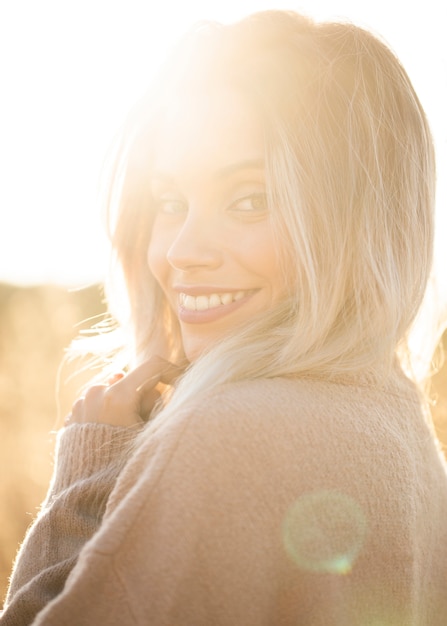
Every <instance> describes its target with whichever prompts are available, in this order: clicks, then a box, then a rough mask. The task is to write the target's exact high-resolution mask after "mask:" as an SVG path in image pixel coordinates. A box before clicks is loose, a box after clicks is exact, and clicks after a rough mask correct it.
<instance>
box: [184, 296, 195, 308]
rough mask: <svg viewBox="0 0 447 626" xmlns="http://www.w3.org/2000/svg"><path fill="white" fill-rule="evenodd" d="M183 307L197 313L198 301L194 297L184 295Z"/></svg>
mask: <svg viewBox="0 0 447 626" xmlns="http://www.w3.org/2000/svg"><path fill="white" fill-rule="evenodd" d="M183 306H184V307H185V309H188V311H195V310H196V299H195V298H194V296H186V295H183Z"/></svg>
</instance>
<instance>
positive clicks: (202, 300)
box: [196, 296, 210, 311]
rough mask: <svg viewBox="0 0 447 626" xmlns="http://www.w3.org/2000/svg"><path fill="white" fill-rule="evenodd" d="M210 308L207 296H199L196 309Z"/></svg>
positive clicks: (204, 309)
mask: <svg viewBox="0 0 447 626" xmlns="http://www.w3.org/2000/svg"><path fill="white" fill-rule="evenodd" d="M209 308H210V302H209V299H208V297H207V296H197V298H196V311H206V310H207V309H209Z"/></svg>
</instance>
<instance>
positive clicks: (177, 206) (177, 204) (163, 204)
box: [155, 197, 188, 215]
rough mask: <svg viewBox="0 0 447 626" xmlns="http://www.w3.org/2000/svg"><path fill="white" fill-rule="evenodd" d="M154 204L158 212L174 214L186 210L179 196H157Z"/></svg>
mask: <svg viewBox="0 0 447 626" xmlns="http://www.w3.org/2000/svg"><path fill="white" fill-rule="evenodd" d="M155 206H156V208H157V211H159V212H160V213H166V214H167V215H176V214H178V213H183V212H184V211H186V210H187V208H188V207H187V205H186V202H185V201H184V200H182V199H179V198H170V197H166V198H163V197H161V198H157V199H156V200H155Z"/></svg>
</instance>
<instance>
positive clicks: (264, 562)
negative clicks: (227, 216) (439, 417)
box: [0, 379, 447, 626]
mask: <svg viewBox="0 0 447 626" xmlns="http://www.w3.org/2000/svg"><path fill="white" fill-rule="evenodd" d="M72 429H73V430H72ZM75 430H77V431H78V432H75ZM129 436H131V435H129V433H127V432H126V431H124V432H122V433H121V435H120V434H118V435H117V434H116V431H114V432H112V430H111V429H110V428H109V427H95V426H85V427H70V428H68V429H67V430H66V431H65V432H64V433H63V434H62V435H61V439H60V442H59V449H58V461H57V465H56V468H55V478H54V480H53V483H52V491H51V494H50V496H49V498H48V499H47V502H46V504H45V506H44V509H43V510H42V513H41V515H40V516H39V518H38V520H37V522H36V523H35V525H34V526H33V528H32V529H31V531H30V533H29V535H28V537H27V538H26V540H25V543H24V545H23V547H22V550H21V552H20V555H19V557H18V560H17V563H16V566H15V571H14V575H13V579H12V585H11V590H10V593H9V596H8V603H9V605H8V608H7V610H6V612H5V615H4V617H3V618H2V619H1V620H0V622H1V625H2V626H4V625H5V624H8V625H15V626H17V625H22V624H29V623H33V624H35V626H50V625H51V626H64V625H66V626H99V625H101V626H102V625H111V626H114V625H116V626H118V625H119V626H122V625H126V626H131V625H139V626H143V625H151V626H168V625H170V626H173V625H179V626H180V625H181V626H202V625H203V626H211V625H212V626H261V625H262V626H264V625H265V626H267V625H271V626H282V625H283V626H292V625H293V626H298V625H299V626H376V625H379V624H380V626H382V625H383V626H385V625H386V626H446V624H447V474H446V466H445V462H444V460H443V457H442V455H441V453H440V451H439V449H438V445H437V442H436V441H435V439H434V436H433V433H432V431H431V429H430V428H429V427H428V426H427V425H426V423H425V422H424V418H423V416H422V412H421V409H420V406H419V404H418V397H417V394H416V393H415V391H414V390H413V389H412V387H411V385H410V383H406V382H402V380H401V381H400V382H399V384H396V385H394V384H392V383H389V384H387V385H383V386H382V387H375V386H374V385H373V384H364V383H362V384H357V385H356V384H354V382H353V380H352V379H351V380H350V381H346V383H345V384H344V383H343V382H342V381H338V382H337V383H334V382H327V381H326V382H325V381H323V380H318V381H317V380H310V379H309V380H303V379H302V380H285V379H273V380H258V381H251V382H241V383H237V384H231V385H227V386H224V387H222V388H221V389H219V390H217V391H216V390H214V391H213V392H212V393H210V394H208V395H205V396H203V397H201V398H200V399H197V401H196V402H195V403H192V404H191V405H190V406H189V407H188V408H187V410H185V411H182V412H181V413H179V414H178V416H176V418H174V419H172V420H170V421H169V422H165V423H160V425H159V427H158V428H157V430H156V431H155V432H154V433H152V434H151V435H150V436H148V437H147V438H146V440H145V442H144V443H143V444H142V445H141V447H140V448H139V449H138V451H137V452H136V453H134V454H133V456H132V458H131V459H130V460H129V462H128V463H127V465H125V467H124V469H122V470H121V472H120V475H119V478H118V480H117V481H116V484H112V483H113V480H112V483H109V484H105V485H104V472H103V469H104V468H110V464H113V462H114V461H116V460H117V459H118V457H119V454H120V449H121V450H122V451H123V450H125V448H126V445H125V442H124V440H125V439H126V438H128V437H129ZM116 437H118V439H116ZM121 437H122V439H121ZM121 453H122V452H121ZM106 475H109V476H110V472H109V473H108V474H107V473H106ZM109 492H111V493H110V497H109V498H108V504H107V509H106V512H105V514H104V517H103V519H102V522H101V523H100V525H99V527H98V529H97V532H96V533H95V529H96V528H97V525H98V520H99V519H100V518H101V515H102V512H103V510H104V501H105V499H106V498H107V496H108V493H109ZM93 533H95V534H93ZM92 534H93V537H92V538H91V539H90V537H91V536H92ZM89 539H90V540H89ZM83 544H85V545H84V547H83ZM70 569H71V573H70V575H69V576H68V579H66V576H67V573H68V571H69V570H70ZM48 581H50V582H48ZM64 585H65V586H64ZM51 598H54V599H51ZM45 604H46V605H47V606H45V608H44V609H43V610H41V611H40V613H39V615H38V616H37V618H35V621H34V622H33V621H32V620H33V619H34V615H35V613H36V609H37V610H38V609H39V608H40V607H42V606H44V605H45Z"/></svg>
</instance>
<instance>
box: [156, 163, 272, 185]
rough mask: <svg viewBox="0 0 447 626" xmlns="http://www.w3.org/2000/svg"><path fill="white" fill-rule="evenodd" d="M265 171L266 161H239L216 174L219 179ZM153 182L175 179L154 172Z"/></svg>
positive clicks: (162, 173)
mask: <svg viewBox="0 0 447 626" xmlns="http://www.w3.org/2000/svg"><path fill="white" fill-rule="evenodd" d="M254 169H257V170H264V169H265V161H264V159H246V160H244V161H237V162H236V163H231V164H230V165H225V167H222V168H220V169H218V170H217V171H216V172H215V174H216V176H218V177H219V178H226V177H228V176H231V174H234V173H235V172H242V171H244V170H254ZM151 179H152V180H161V181H164V182H174V180H175V177H174V176H172V175H171V174H168V173H167V172H160V171H154V172H152V174H151Z"/></svg>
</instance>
